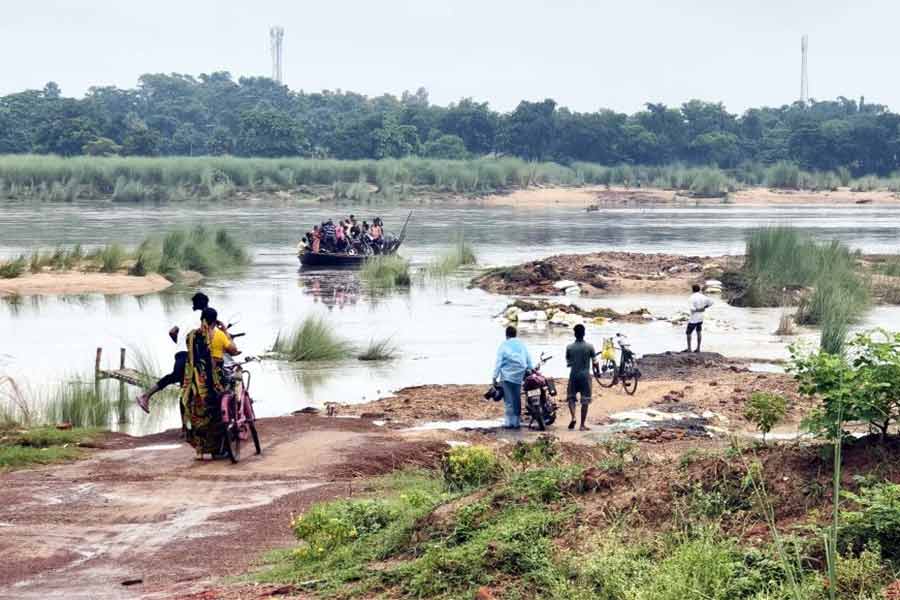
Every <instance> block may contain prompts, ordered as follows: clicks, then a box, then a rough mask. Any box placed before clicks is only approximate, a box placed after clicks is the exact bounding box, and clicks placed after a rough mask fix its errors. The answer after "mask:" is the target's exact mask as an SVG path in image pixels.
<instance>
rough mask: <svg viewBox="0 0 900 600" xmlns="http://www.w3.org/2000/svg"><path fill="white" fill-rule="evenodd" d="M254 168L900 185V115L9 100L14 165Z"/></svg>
mask: <svg viewBox="0 0 900 600" xmlns="http://www.w3.org/2000/svg"><path fill="white" fill-rule="evenodd" d="M27 152H36V153H40V152H53V153H58V154H63V155H74V154H88V153H94V154H97V153H101V154H108V153H113V152H115V153H122V154H127V155H148V156H153V155H158V154H163V155H197V154H213V155H218V154H241V155H244V156H282V155H288V156H296V155H304V156H317V157H335V158H347V159H357V158H376V157H402V156H408V155H410V154H417V153H419V154H426V155H430V156H447V157H449V156H454V157H459V156H472V155H475V156H478V155H484V154H491V153H506V154H511V155H516V156H520V157H522V158H525V159H528V160H547V159H552V160H557V161H560V162H564V163H570V162H573V161H591V162H598V163H604V164H618V163H635V164H637V163H640V164H665V163H670V162H685V163H689V164H718V165H719V166H721V167H725V168H731V167H735V166H737V165H740V164H743V163H748V162H750V163H760V164H771V163H774V162H777V161H781V160H787V161H791V162H795V163H798V164H800V165H802V166H803V167H805V168H809V169H830V170H837V169H839V168H846V169H849V170H850V171H851V172H852V174H854V175H862V174H867V173H874V174H879V175H889V174H891V173H893V172H894V171H895V170H898V169H900V115H897V114H894V113H892V112H890V111H889V110H888V109H887V107H885V106H883V105H880V104H877V103H874V102H866V101H865V99H864V98H860V99H859V100H858V101H857V100H853V99H848V98H846V97H843V96H839V97H838V98H836V99H834V100H824V101H817V100H812V101H809V102H794V103H792V104H787V105H784V106H777V107H760V108H751V109H749V110H747V111H746V112H744V113H743V114H741V115H735V114H731V113H729V112H728V111H727V110H725V107H724V106H723V105H722V104H721V103H715V102H705V101H702V100H690V101H688V102H685V103H683V104H682V105H681V106H680V107H672V106H667V105H665V104H661V103H653V102H650V103H647V104H646V105H645V106H644V109H643V110H640V111H638V112H636V113H634V114H632V115H627V114H624V113H619V112H615V111H611V110H603V109H601V110H598V111H595V112H574V111H571V110H568V109H566V108H564V107H557V105H556V102H554V101H553V100H550V99H547V100H544V101H541V102H529V101H523V102H521V103H520V104H519V105H518V106H517V107H516V108H515V110H513V111H512V112H509V113H505V114H503V113H500V112H497V111H493V110H491V109H490V107H489V106H488V104H487V103H481V102H477V101H475V100H473V99H471V98H464V99H462V100H460V101H459V102H458V103H453V104H450V105H449V106H447V107H442V106H435V105H434V104H432V103H431V102H430V100H429V97H428V92H427V91H426V90H425V89H424V88H419V89H417V90H416V91H415V92H404V93H403V94H402V95H401V96H400V97H399V98H398V97H396V96H393V95H390V94H384V95H381V96H377V97H367V96H364V95H362V94H357V93H354V92H346V91H342V90H334V91H330V90H325V91H322V92H313V93H308V92H302V91H300V92H295V91H292V90H290V89H289V88H288V87H287V86H285V85H282V84H279V83H277V82H275V81H272V80H271V79H269V78H266V77H244V78H240V79H238V80H235V79H234V78H233V77H232V76H231V74H229V73H227V72H214V73H208V74H207V73H204V74H200V75H198V76H193V75H185V74H179V73H170V74H165V73H149V74H146V75H143V76H141V77H140V79H139V80H138V84H137V86H136V87H135V88H134V89H119V88H116V87H113V86H102V87H92V88H90V89H89V90H88V92H87V93H86V94H85V96H84V97H83V98H80V99H74V98H67V97H64V96H63V95H62V90H60V88H59V86H58V85H57V84H55V83H53V82H49V83H47V84H46V85H45V86H43V87H42V88H40V89H36V90H25V91H22V92H18V93H14V94H9V95H7V96H3V97H0V153H27Z"/></svg>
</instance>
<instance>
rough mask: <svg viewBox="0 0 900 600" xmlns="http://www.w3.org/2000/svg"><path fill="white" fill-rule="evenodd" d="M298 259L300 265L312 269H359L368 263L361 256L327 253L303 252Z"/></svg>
mask: <svg viewBox="0 0 900 600" xmlns="http://www.w3.org/2000/svg"><path fill="white" fill-rule="evenodd" d="M297 258H298V259H299V260H300V264H301V265H303V266H304V267H310V268H336V267H339V268H350V269H352V268H359V267H361V266H362V265H363V263H365V262H366V257H365V256H363V255H361V254H330V253H327V252H303V253H302V254H299V255H298V256H297Z"/></svg>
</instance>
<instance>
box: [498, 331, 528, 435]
mask: <svg viewBox="0 0 900 600" xmlns="http://www.w3.org/2000/svg"><path fill="white" fill-rule="evenodd" d="M516 335H517V332H516V328H515V327H513V326H512V325H510V326H509V327H507V328H506V341H505V342H503V343H502V344H500V348H498V349H497V365H496V366H495V367H494V381H495V382H500V383H501V384H502V386H503V404H504V408H505V411H504V412H505V423H504V427H506V428H507V429H518V428H519V427H520V423H519V418H520V417H521V415H522V381H523V380H524V379H525V372H526V371H527V370H529V369H531V368H532V363H531V355H530V354H528V349H527V348H525V344H523V343H522V342H521V341H519V339H518V338H517V337H516Z"/></svg>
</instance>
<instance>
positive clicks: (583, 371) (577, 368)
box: [566, 324, 597, 431]
mask: <svg viewBox="0 0 900 600" xmlns="http://www.w3.org/2000/svg"><path fill="white" fill-rule="evenodd" d="M573 332H574V333H575V341H574V342H572V343H571V344H569V345H568V346H566V366H568V367H569V386H568V389H567V391H566V399H567V400H568V403H569V414H571V416H572V420H571V421H570V422H569V429H575V404H576V403H577V402H578V400H579V397H580V399H581V428H580V430H581V431H588V430H589V429H590V428H589V427H588V426H587V425H585V421H587V414H588V407H589V406H590V404H591V370H592V368H593V369H596V368H597V351H596V350H594V346H592V345H591V344H588V343H587V342H585V341H584V325H581V324H579V325H576V326H575V327H574V328H573Z"/></svg>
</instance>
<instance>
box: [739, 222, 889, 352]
mask: <svg viewBox="0 0 900 600" xmlns="http://www.w3.org/2000/svg"><path fill="white" fill-rule="evenodd" d="M858 271H859V269H858V267H857V255H856V254H854V253H853V252H851V251H850V249H849V248H848V247H847V246H845V245H844V244H842V243H840V242H837V241H832V242H828V243H818V242H816V241H814V240H813V239H812V238H810V237H809V236H807V235H805V234H802V233H800V232H799V231H797V230H795V229H793V228H790V227H765V228H761V229H757V230H755V231H753V232H751V234H750V235H749V237H748V239H747V246H746V254H745V262H744V267H743V276H744V278H745V281H746V286H747V287H746V290H745V292H744V295H743V297H742V304H744V305H745V306H778V305H780V304H784V298H785V296H786V292H789V291H794V292H796V293H797V294H798V295H799V297H800V305H799V307H798V310H797V315H796V320H797V322H799V323H802V324H806V325H820V326H822V345H823V348H828V349H829V351H831V350H832V349H839V348H840V347H841V345H842V340H843V339H845V337H846V334H847V331H848V330H849V327H850V324H851V323H852V322H853V321H854V320H856V319H858V318H859V317H860V316H861V315H862V313H863V312H864V311H865V310H866V309H867V308H868V306H869V303H870V296H871V293H870V284H869V281H868V280H867V279H866V278H864V277H863V276H861V275H860V274H859V272H858ZM839 340H840V341H839Z"/></svg>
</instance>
